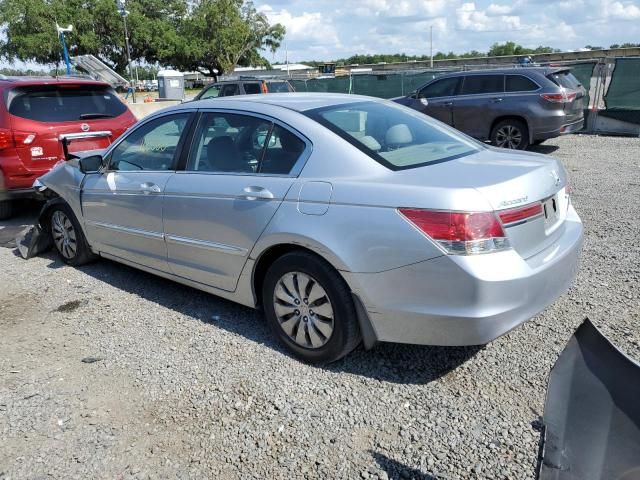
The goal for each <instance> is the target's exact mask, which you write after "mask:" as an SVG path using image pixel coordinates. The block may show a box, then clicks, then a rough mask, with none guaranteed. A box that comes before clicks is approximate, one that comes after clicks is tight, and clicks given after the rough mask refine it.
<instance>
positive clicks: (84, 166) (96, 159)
mask: <svg viewBox="0 0 640 480" xmlns="http://www.w3.org/2000/svg"><path fill="white" fill-rule="evenodd" d="M78 165H79V166H80V171H81V172H82V173H96V172H97V171H99V170H100V169H101V168H102V166H103V165H104V159H103V158H102V155H90V156H88V157H84V158H81V159H80V160H78Z"/></svg>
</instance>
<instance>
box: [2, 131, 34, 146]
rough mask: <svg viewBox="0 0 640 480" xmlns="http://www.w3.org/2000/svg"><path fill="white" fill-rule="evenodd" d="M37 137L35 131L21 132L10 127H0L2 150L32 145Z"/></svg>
mask: <svg viewBox="0 0 640 480" xmlns="http://www.w3.org/2000/svg"><path fill="white" fill-rule="evenodd" d="M35 139H36V134H35V133H33V132H19V131H16V130H9V129H8V128H0V150H4V149H6V148H12V147H21V146H24V145H31V144H32V143H33V141H34V140H35Z"/></svg>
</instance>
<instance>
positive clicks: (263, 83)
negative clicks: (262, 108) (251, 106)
mask: <svg viewBox="0 0 640 480" xmlns="http://www.w3.org/2000/svg"><path fill="white" fill-rule="evenodd" d="M261 88H262V93H269V88H268V87H267V82H262V86H261Z"/></svg>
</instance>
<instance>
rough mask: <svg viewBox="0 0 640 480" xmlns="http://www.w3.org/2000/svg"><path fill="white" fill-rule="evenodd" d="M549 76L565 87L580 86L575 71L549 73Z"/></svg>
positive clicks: (554, 81)
mask: <svg viewBox="0 0 640 480" xmlns="http://www.w3.org/2000/svg"><path fill="white" fill-rule="evenodd" d="M547 78H548V79H549V80H551V81H552V82H553V83H555V84H556V85H558V86H560V87H563V88H578V87H579V86H580V82H579V81H578V79H577V78H576V77H575V76H574V75H573V73H571V72H569V71H566V70H565V71H563V72H556V73H552V74H550V75H547Z"/></svg>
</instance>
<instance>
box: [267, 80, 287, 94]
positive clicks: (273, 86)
mask: <svg viewBox="0 0 640 480" xmlns="http://www.w3.org/2000/svg"><path fill="white" fill-rule="evenodd" d="M267 88H268V89H269V93H287V92H292V91H293V88H291V86H290V85H289V83H288V82H268V83H267Z"/></svg>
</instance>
